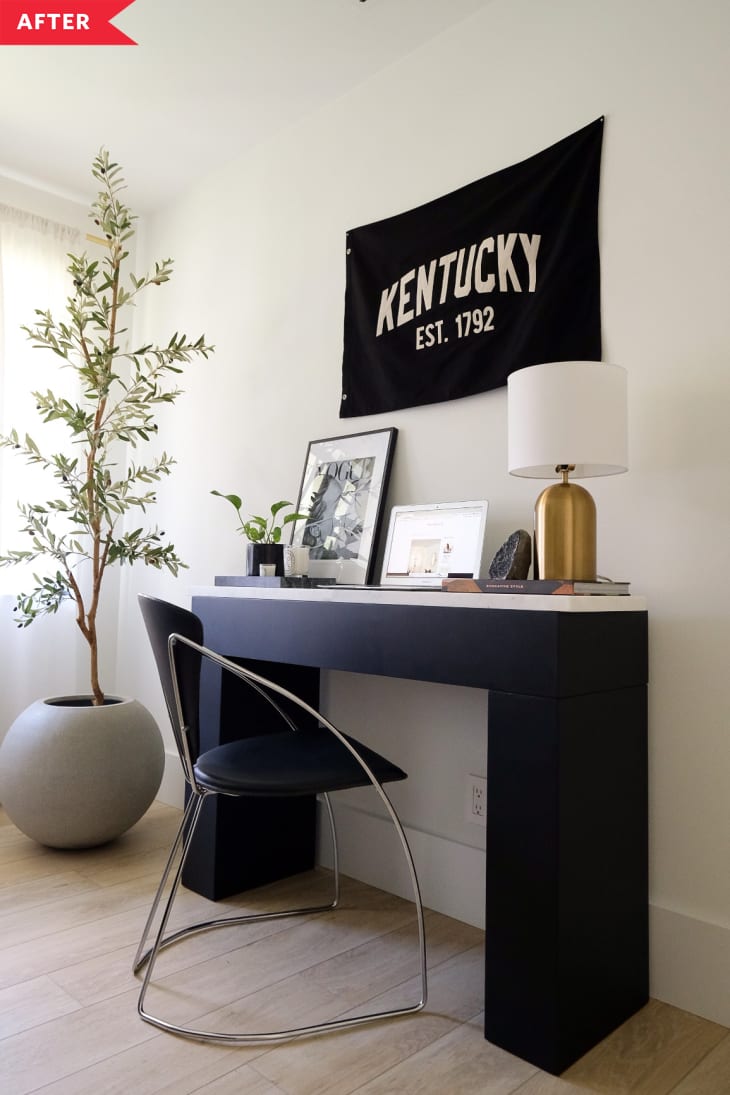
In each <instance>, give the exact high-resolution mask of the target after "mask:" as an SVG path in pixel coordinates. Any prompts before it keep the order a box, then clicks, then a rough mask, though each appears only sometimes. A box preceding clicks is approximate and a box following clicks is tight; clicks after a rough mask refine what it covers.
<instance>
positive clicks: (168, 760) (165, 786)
mask: <svg viewBox="0 0 730 1095" xmlns="http://www.w3.org/2000/svg"><path fill="white" fill-rule="evenodd" d="M155 798H157V799H158V800H159V801H160V802H164V803H165V804H166V805H167V806H178V807H179V808H180V809H182V808H183V806H184V805H185V777H184V776H183V773H182V768H181V767H180V757H179V756H178V754H177V751H175V752H174V753H170V752H168V751H167V750H165V770H164V772H163V773H162V783H161V784H160V789H159V791H158V792H157V794H156V795H155Z"/></svg>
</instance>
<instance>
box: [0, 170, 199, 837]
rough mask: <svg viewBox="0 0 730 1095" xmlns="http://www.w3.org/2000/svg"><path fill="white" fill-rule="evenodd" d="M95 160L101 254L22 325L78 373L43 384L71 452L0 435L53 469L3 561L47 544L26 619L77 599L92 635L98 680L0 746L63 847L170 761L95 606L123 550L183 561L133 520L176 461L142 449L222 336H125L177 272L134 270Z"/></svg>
mask: <svg viewBox="0 0 730 1095" xmlns="http://www.w3.org/2000/svg"><path fill="white" fill-rule="evenodd" d="M92 174H93V176H94V178H95V179H96V180H97V182H98V183H99V185H100V190H99V193H98V195H97V198H96V200H95V201H94V202H93V203H92V205H91V212H90V216H91V218H92V219H93V221H94V223H95V225H96V230H97V232H98V233H99V234H102V235H103V236H104V239H105V241H106V244H107V253H106V254H105V256H104V258H103V259H102V260H101V261H97V260H95V259H94V260H92V259H90V258H89V257H88V256H87V255H86V254H83V255H80V256H78V257H76V256H73V255H69V265H68V272H69V275H70V278H71V295H70V296H69V297H68V299H67V309H66V314H65V316H64V318H63V319H61V320H56V319H54V317H53V316H52V315H51V313H50V312H49V311H42V310H37V311H36V320H35V323H34V324H33V325H32V326H29V327H24V328H23V330H24V331H25V332H26V334H27V335H28V338H29V339H30V341H31V342H32V343H33V345H34V347H37V348H39V349H44V350H46V351H50V352H52V353H54V354H55V355H56V356H57V357H58V358H59V362H60V365H61V366H62V367H66V368H70V369H72V370H73V371H74V372H75V374H76V376H77V378H78V391H79V396H78V398H77V400H75V401H71V400H69V399H66V398H62V397H60V396H57V395H55V394H54V393H53V392H51V391H45V392H33V398H34V400H35V403H36V407H37V410H38V413H39V415H40V417H41V420H42V421H43V422H44V423H49V422H61V423H63V425H65V426H66V427H67V430H68V446H67V448H66V449H65V450H64V451H62V452H53V453H45V452H44V451H43V450H42V449H41V447H40V446H39V445H38V444H36V442H35V440H34V439H33V438H32V437H30V436H29V435H27V434H26V435H25V437H20V436H19V435H18V433H17V432H16V431H15V430H13V431H11V432H10V433H9V434H7V435H0V446H3V447H5V448H7V449H11V450H14V451H15V452H16V453H18V454H19V455H21V456H23V457H25V459H26V460H27V461H28V462H30V463H31V464H35V465H38V466H39V467H40V468H42V469H43V471H44V472H47V473H48V475H49V476H50V478H51V479H52V480H55V496H54V497H53V498H51V499H50V500H46V501H44V502H34V501H21V502H19V503H18V509H19V511H20V514H21V520H22V529H21V531H22V533H24V534H25V535H26V536H27V537H28V540H29V541H30V542H29V544H28V541H26V543H27V544H28V546H26V547H25V548H23V549H20V550H13V551H10V552H8V553H7V554H6V555H3V556H0V566H9V565H13V564H16V563H26V564H28V563H32V562H35V561H36V560H39V559H44V560H45V561H46V563H47V564H49V566H48V569H47V570H46V571H45V573H42V574H40V575H38V574H36V575H34V581H35V586H34V588H32V589H31V590H30V592H28V593H22V594H20V595H19V596H18V599H17V604H16V607H15V612H16V613H17V617H16V619H17V623H18V626H19V627H27V626H28V625H29V624H31V623H33V621H34V620H36V619H37V618H38V617H39V616H43V615H46V614H48V613H55V612H57V610H58V608H59V606H60V605H61V603H62V602H64V601H65V600H67V599H70V600H71V601H72V602H73V604H74V609H75V620H76V625H77V626H78V629H79V631H80V632H81V634H82V635H83V637H84V640H85V641H86V643H87V646H88V654H89V684H90V692H89V694H88V695H84V696H66V697H51V698H48V699H43V700H39V701H37V702H36V703H34V704H32V705H31V707H29V708H28V709H27V710H26V711H25V712H23V713H22V714H21V715H20V716H19V718H18V719H17V720H16V721H15V723H13V726H12V727H11V728H10V730H9V731H8V733H7V735H6V737H5V739H4V741H3V743H2V746H1V747H0V801H1V802H2V803H3V805H4V807H5V809H6V811H7V812H8V815H9V816H10V818H11V820H12V821H14V822H15V823H16V824H17V825H18V827H19V828H20V829H22V830H23V831H24V832H26V833H27V834H28V835H29V836H32V837H34V838H35V839H36V840H39V841H40V842H41V843H44V844H50V845H53V846H57V847H80V846H83V847H88V846H91V845H93V844H99V843H103V842H105V841H107V840H110V839H113V837H115V836H118V835H119V834H120V833H121V832H124V831H125V830H126V829H127V828H129V827H130V826H131V825H133V824H134V823H135V822H136V821H137V820H138V819H139V817H141V816H142V814H143V813H144V812H145V810H146V809H147V808H148V807H149V805H150V803H151V801H152V799H153V798H154V796H155V794H156V793H157V790H158V787H159V784H160V779H161V776H162V766H163V761H164V753H163V749H162V742H161V738H160V733H159V730H158V729H157V726H156V724H155V723H154V720H153V719H152V717H151V715H150V714H149V712H147V711H146V709H145V708H144V707H142V705H141V704H139V703H138V702H137V701H135V700H128V699H125V698H122V697H119V696H109V695H107V694H105V692H104V690H103V688H102V683H101V681H100V679H99V631H98V619H99V617H98V613H99V608H100V603H101V593H102V588H103V584H104V578H105V576H106V574H107V572H108V570H109V568H110V567H112V566H114V565H115V564H134V563H137V562H141V563H144V564H145V566H151V567H154V568H155V569H157V570H161V569H166V570H168V571H170V572H171V573H172V574H177V573H178V569H179V568H180V567H181V566H184V565H185V564H184V563H182V562H181V560H180V558H179V557H178V555H177V552H176V550H175V547H174V545H173V544H172V543H169V542H167V541H165V539H164V537H165V533H164V532H161V531H159V530H158V529H157V528H156V527H151V528H143V527H138V524H137V521H131V522H130V521H127V520H126V518H127V517H128V515H130V514H132V513H135V512H137V513H141V514H145V513H146V511H147V510H148V509H149V508H150V507H151V506H152V505H153V504H154V502H155V483H156V482H158V481H159V480H160V479H161V478H162V477H163V476H167V475H169V474H170V471H171V467H172V465H173V464H174V461H173V460H172V459H171V458H170V457H169V456H168V455H167V454H166V453H165V452H163V453H162V454H161V455H159V456H155V457H153V458H152V459H151V460H149V461H147V462H146V463H145V462H137V460H136V459H135V453H134V452H133V453H132V457H131V459H129V460H128V461H127V462H126V464H125V460H124V456H125V449H126V448H131V449H132V450H137V449H138V447H139V446H140V445H142V444H143V443H144V442H147V441H149V440H151V439H153V438H155V439H156V437H157V424H156V422H155V419H154V412H155V410H156V408H157V407H158V405H160V404H167V403H174V402H175V400H176V399H177V397H178V396H179V395H180V394H181V391H180V389H179V388H178V387H177V386H176V385H175V377H176V376H177V374H179V373H180V372H182V366H183V365H184V364H185V363H187V362H190V361H191V360H192V359H194V358H196V357H204V358H207V356H208V354H209V353H211V352H212V349H213V348H212V347H211V346H209V345H208V344H207V343H206V341H205V338H204V337H203V336H201V337H200V338H198V339H196V340H194V341H192V340H190V339H188V338H187V336H186V335H184V334H178V333H175V334H174V335H173V336H172V338H171V339H170V340H169V342H167V343H166V344H165V345H163V346H160V345H153V344H151V343H150V344H144V345H140V346H137V347H136V348H132V349H127V348H125V346H124V343H125V336H126V334H127V329H126V328H125V327H124V326H123V319H122V316H123V313H124V312H125V310H126V309H128V308H129V307H130V306H133V305H134V304H135V302H136V299H137V298H138V297H139V295H140V294H141V293H142V292H145V291H146V290H148V289H149V288H150V287H151V286H159V285H162V284H163V283H164V282H166V281H168V280H169V279H170V276H171V272H172V265H173V264H172V260H171V259H166V260H164V261H163V262H159V263H156V264H155V267H154V272H150V273H148V274H146V275H144V276H142V277H136V276H135V275H134V274H133V273H129V274H127V272H126V269H125V260H126V259H127V258H128V255H129V252H128V250H127V248H128V244H129V240H130V239H131V238H132V237H133V235H134V221H135V219H136V218H135V217H134V216H133V215H132V213H131V212H130V210H129V208H128V207H127V206H126V205H125V203H124V201H123V200H122V198H121V192H122V191H123V190H124V189H125V182H124V178H123V176H122V172H121V168H120V167H119V165H118V164H116V163H113V162H112V161H111V160H110V157H109V153H108V152H107V151H106V150H105V149H101V150H100V152H99V154H98V155H97V156H96V158H95V159H94V161H93V165H92Z"/></svg>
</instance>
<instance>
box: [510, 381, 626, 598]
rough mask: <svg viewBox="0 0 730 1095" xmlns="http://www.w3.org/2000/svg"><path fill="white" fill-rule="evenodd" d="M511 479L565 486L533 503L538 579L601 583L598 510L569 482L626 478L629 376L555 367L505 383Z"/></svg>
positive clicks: (555, 487) (551, 489) (552, 489)
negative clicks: (548, 481) (598, 579)
mask: <svg viewBox="0 0 730 1095" xmlns="http://www.w3.org/2000/svg"><path fill="white" fill-rule="evenodd" d="M507 420H508V467H509V471H510V474H511V475H521V476H526V477H528V478H533V479H553V478H557V479H559V480H560V482H558V483H554V484H553V485H552V486H549V487H547V488H546V489H545V490H544V491H543V492H542V494H540V496H539V497H538V499H537V502H536V503H535V552H534V558H535V563H534V576H535V578H560V579H564V580H566V581H570V580H573V581H595V580H596V577H597V575H596V506H595V503H594V501H593V499H592V497H591V496H590V494H589V493H588V491H587V490H585V489H584V488H583V487H581V486H579V485H578V484H577V483H574V482H572V481H571V480H570V477H571V476H572V477H574V478H576V479H583V478H586V477H589V476H593V475H617V474H618V473H619V472H623V471H626V470H627V468H628V464H627V410H626V370H625V369H624V368H622V367H621V366H620V365H606V364H604V363H603V362H600V361H555V362H551V363H549V364H546V365H532V366H530V367H529V368H526V369H518V370H517V371H516V372H514V373H512V374H511V375H510V377H509V378H508V381H507Z"/></svg>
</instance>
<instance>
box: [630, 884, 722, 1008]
mask: <svg viewBox="0 0 730 1095" xmlns="http://www.w3.org/2000/svg"><path fill="white" fill-rule="evenodd" d="M649 938H650V941H651V946H650V954H651V962H650V971H651V972H650V987H651V995H652V996H653V997H655V998H656V999H657V1000H664V1001H665V1002H666V1003H667V1004H674V1006H675V1007H678V1008H683V1009H684V1010H685V1011H691V1012H693V1013H694V1014H695V1015H701V1016H702V1017H703V1018H704V1019H710V1020H712V1021H713V1022H715V1023H721V1024H722V1025H723V1026H726V1027H730V992H728V986H729V985H730V928H728V927H722V926H721V925H719V924H711V923H709V922H708V921H706V920H698V919H696V918H695V917H693V916H687V915H685V914H683V913H678V912H674V911H672V910H671V909H665V908H662V907H660V906H658V905H651V906H650V910H649Z"/></svg>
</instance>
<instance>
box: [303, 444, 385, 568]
mask: <svg viewBox="0 0 730 1095" xmlns="http://www.w3.org/2000/svg"><path fill="white" fill-rule="evenodd" d="M397 436H398V430H397V429H396V428H395V427H394V426H391V427H389V428H388V429H383V430H367V431H366V432H364V433H352V434H346V435H344V436H341V437H324V438H321V439H319V440H316V441H310V442H309V445H308V447H307V455H306V459H305V461H304V470H303V472H302V480H301V483H300V486H299V497H298V499H297V507H296V512H297V513H303V514H305V515H306V519H305V520H302V521H297V522H296V523H295V524H294V526H293V528H292V534H291V543H292V545H293V546H295V547H308V548H309V549H310V552H309V576H310V578H314V579H317V578H333V579H334V580H335V581H336V582H338V583H340V584H342V583H346V584H348V585H367V584H369V583H370V582H372V580H373V568H374V566H375V554H376V551H377V545H378V538H379V535H380V526H381V522H382V516H383V504H384V502H385V497H386V494H387V491H388V483H389V480H390V472H391V468H392V464H393V453H394V450H395V443H396V439H397Z"/></svg>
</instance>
